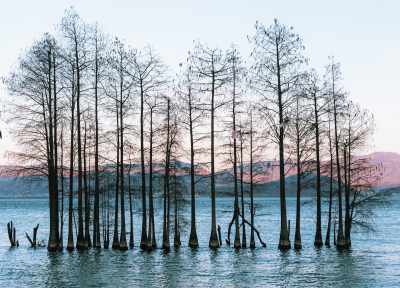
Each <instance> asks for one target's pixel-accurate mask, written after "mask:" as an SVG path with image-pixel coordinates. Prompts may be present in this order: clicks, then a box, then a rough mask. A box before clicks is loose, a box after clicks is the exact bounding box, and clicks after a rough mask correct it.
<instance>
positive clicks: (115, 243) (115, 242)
mask: <svg viewBox="0 0 400 288" xmlns="http://www.w3.org/2000/svg"><path fill="white" fill-rule="evenodd" d="M118 108H119V107H118V101H116V110H117V131H116V132H117V133H116V134H117V164H116V167H115V173H116V176H115V202H114V236H113V242H112V248H113V249H119V235H118V206H119V201H118V194H119V184H120V180H119V177H120V175H119V161H120V159H119V155H120V154H119V148H120V144H119V136H120V135H119V129H120V123H119V109H118Z"/></svg>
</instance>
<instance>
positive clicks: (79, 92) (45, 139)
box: [4, 8, 380, 251]
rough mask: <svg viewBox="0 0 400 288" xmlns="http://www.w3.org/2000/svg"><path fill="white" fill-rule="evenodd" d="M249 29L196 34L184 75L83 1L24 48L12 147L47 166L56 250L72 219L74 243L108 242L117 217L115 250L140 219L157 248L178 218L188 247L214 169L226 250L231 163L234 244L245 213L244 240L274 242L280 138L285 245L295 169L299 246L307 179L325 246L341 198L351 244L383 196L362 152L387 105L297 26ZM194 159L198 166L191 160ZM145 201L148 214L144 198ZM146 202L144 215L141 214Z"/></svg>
mask: <svg viewBox="0 0 400 288" xmlns="http://www.w3.org/2000/svg"><path fill="white" fill-rule="evenodd" d="M248 39H249V44H250V45H251V47H252V50H251V55H243V54H241V53H239V51H238V48H237V47H235V46H232V47H230V48H228V49H225V50H224V49H220V48H217V47H210V46H207V45H205V44H203V43H201V42H195V44H194V47H192V48H191V49H189V50H190V52H189V53H188V55H182V58H184V59H185V60H184V61H182V63H181V64H180V69H179V71H177V72H176V74H175V75H174V73H170V72H171V71H170V69H169V68H168V67H167V66H166V65H165V64H164V63H163V61H162V59H161V57H160V56H159V55H158V54H157V52H156V51H155V49H154V48H152V47H150V46H146V47H142V48H134V47H131V46H130V45H129V44H128V43H125V42H124V41H122V40H120V39H118V38H116V37H110V36H108V35H106V34H105V33H104V32H103V31H101V30H100V29H99V26H98V25H97V24H88V23H86V22H85V21H84V20H83V19H81V18H80V16H79V15H78V14H77V13H76V12H75V10H74V9H73V8H70V9H68V10H67V11H66V12H65V15H64V17H63V18H62V19H61V21H60V24H59V26H57V31H56V33H54V35H52V34H50V33H45V34H44V35H43V36H41V37H40V38H39V39H38V40H37V41H35V42H34V43H33V44H32V45H31V47H29V48H28V49H26V50H25V52H24V53H22V55H21V56H20V59H19V61H18V65H17V67H16V68H15V69H14V70H13V71H12V72H11V73H10V74H9V76H8V77H6V78H5V79H4V82H5V84H6V85H7V87H8V90H9V95H10V104H9V106H8V108H9V109H8V117H9V123H10V125H11V126H12V127H13V128H12V130H13V132H14V134H15V137H16V139H17V140H18V144H19V145H20V149H19V150H18V151H19V152H14V153H12V157H14V159H15V161H17V162H18V164H19V167H21V169H24V171H30V172H28V173H35V174H40V175H45V176H46V177H47V181H48V195H49V238H48V243H47V248H48V250H49V251H58V250H60V249H62V248H63V247H64V243H63V241H64V238H63V227H64V221H66V222H67V224H66V225H65V226H66V227H67V228H66V229H67V245H66V248H67V249H68V250H69V251H72V250H74V249H75V248H76V249H78V250H85V249H88V248H89V247H93V248H94V249H98V248H101V247H104V248H108V247H109V236H110V228H112V229H113V232H112V233H113V235H112V243H111V245H112V248H113V249H119V250H127V249H128V248H133V247H134V245H135V244H134V243H135V241H134V240H135V239H134V238H133V235H134V229H140V234H141V237H140V243H139V246H140V248H141V249H142V250H153V249H155V248H157V241H156V231H158V230H157V229H159V231H161V230H162V243H161V244H160V245H161V247H162V248H163V249H165V250H166V251H168V250H169V249H170V238H171V237H172V233H171V231H174V234H173V243H174V247H175V248H178V247H179V246H180V245H181V229H182V226H183V223H184V222H185V221H184V215H183V212H182V211H183V207H184V206H185V205H186V204H187V203H190V221H189V223H190V224H189V225H190V229H189V230H190V233H188V239H185V240H184V242H187V243H188V245H189V246H190V247H192V248H197V247H198V246H200V245H202V244H201V243H199V240H198V239H199V237H198V230H197V228H196V227H197V225H198V223H197V216H196V201H197V198H198V197H199V193H200V192H199V191H200V189H199V188H198V183H199V181H202V180H204V179H206V181H207V183H208V184H207V194H208V195H209V197H210V201H211V203H210V206H209V211H210V215H211V217H210V219H211V222H210V226H209V230H210V236H209V243H208V245H209V247H210V248H212V249H217V248H218V247H220V246H221V244H222V239H221V233H219V231H221V230H220V229H221V227H220V225H219V224H218V223H221V221H220V217H222V216H221V215H217V201H218V196H219V195H220V194H219V193H220V191H219V188H218V187H219V186H218V185H217V173H218V171H219V170H222V169H227V170H228V171H230V174H231V176H232V178H231V180H230V181H231V183H228V184H230V185H228V186H229V187H231V188H232V191H230V192H231V194H229V195H233V198H232V200H233V201H232V215H233V216H232V220H231V222H230V225H229V227H226V228H228V229H227V230H228V238H227V240H226V242H227V243H228V244H229V245H230V244H231V243H230V232H231V226H233V227H234V241H233V247H234V248H235V249H240V248H245V247H250V248H255V247H256V236H255V235H257V239H258V240H259V241H260V243H261V245H262V246H265V245H266V243H265V242H264V241H263V240H262V236H263V235H265V234H266V233H268V231H270V230H271V229H275V227H266V226H265V225H264V223H259V222H257V220H256V217H255V216H256V213H255V210H256V208H255V206H256V204H255V202H257V201H259V199H257V197H256V195H255V190H256V189H255V188H256V187H257V185H258V182H259V181H260V179H261V178H262V174H263V173H267V172H268V171H265V170H261V171H260V170H259V169H257V167H258V165H257V164H258V163H261V162H262V160H265V159H266V158H267V157H266V155H267V151H268V152H271V151H272V153H274V154H276V155H277V156H278V161H277V162H274V163H273V164H272V165H271V166H270V169H274V168H273V167H275V166H276V167H277V169H279V173H278V174H279V198H280V228H279V229H280V237H279V241H278V247H279V249H281V250H287V249H290V247H291V239H290V238H291V235H290V234H289V230H290V227H289V224H288V216H287V215H288V212H287V205H286V198H287V186H286V185H287V184H286V179H287V177H288V175H296V225H295V233H294V248H295V249H301V248H302V241H301V225H300V223H301V217H302V216H301V215H302V214H301V208H302V207H301V197H302V193H303V191H304V190H305V188H306V187H312V189H313V191H315V227H310V229H315V230H313V231H314V233H315V240H314V245H315V246H316V247H321V246H322V245H323V227H325V225H323V217H322V215H323V211H327V219H328V220H327V223H326V224H327V225H326V227H327V228H326V232H325V233H326V234H325V235H326V236H325V244H326V246H330V243H331V229H332V227H333V226H335V223H338V228H337V233H336V236H337V239H336V241H334V243H336V246H337V248H340V249H347V248H349V247H350V246H351V231H352V226H353V225H365V223H364V222H363V219H365V217H362V216H365V215H366V214H365V213H366V212H365V211H368V210H366V209H367V208H365V207H366V206H365V202H368V199H373V197H374V195H375V194H374V191H373V184H374V183H375V181H376V180H377V178H378V177H379V173H380V172H379V167H375V166H373V165H371V164H370V162H368V159H364V158H361V157H359V156H357V155H360V153H362V152H363V151H364V150H363V149H365V148H366V147H367V146H368V143H369V141H370V139H371V136H372V132H373V115H372V114H371V113H370V112H368V111H367V110H364V109H363V108H361V107H360V106H359V105H357V104H355V103H354V102H353V101H352V100H351V99H350V97H349V94H348V93H347V92H346V91H345V89H344V87H343V86H342V85H343V82H342V76H341V70H340V65H339V63H337V62H335V60H334V59H333V58H329V63H328V64H327V66H326V71H325V73H324V74H323V75H318V73H317V72H316V70H314V69H311V68H310V67H309V66H308V59H307V58H306V57H305V56H304V50H305V47H304V44H303V41H302V39H301V37H300V36H299V34H297V33H296V32H295V31H294V29H293V28H292V27H289V26H286V25H283V24H282V23H280V22H279V21H278V20H275V21H274V22H273V23H272V24H271V25H269V26H268V25H264V24H262V23H259V22H257V23H256V25H255V31H254V34H253V36H250V37H248ZM185 161H186V162H188V163H189V164H188V166H187V167H188V168H187V169H186V168H185V167H181V166H182V165H180V163H184V162H185ZM271 167H272V168H271ZM135 175H138V177H135ZM182 175H188V179H189V181H188V183H186V182H185V181H184V178H183V176H182ZM326 179H328V182H327V183H325V182H326V181H325V180H326ZM64 183H65V187H67V188H66V189H64ZM136 192H137V193H136ZM139 192H140V193H139ZM263 196H268V195H263ZM157 197H158V198H160V199H162V205H160V207H158V206H157V205H156V198H157ZM64 198H65V199H66V201H64ZM186 198H187V199H190V201H185V199H186ZM366 199H367V200H366ZM247 200H248V201H249V205H247ZM324 200H327V201H324ZM126 201H128V202H126ZM136 202H137V203H138V206H139V207H140V210H139V211H140V214H139V211H138V213H134V211H133V209H136V208H135V205H133V204H134V203H136ZM64 203H65V204H64ZM126 203H128V204H126ZM324 203H327V205H324ZM64 205H67V208H64ZM334 205H335V206H334ZM246 206H248V209H247V208H246ZM334 207H336V208H337V213H336V210H335V209H334ZM64 209H65V210H64ZM127 209H128V210H127ZM157 209H160V210H157ZM64 211H66V212H65V213H66V214H67V217H65V218H64ZM127 211H129V219H128V222H129V223H127V221H126V217H127V215H126V213H128V212H127ZM157 211H162V213H156V212H157ZM343 211H344V212H343ZM158 214H160V215H162V217H163V219H162V227H157V225H156V223H157V221H156V219H155V218H156V215H158ZM139 215H140V217H141V223H142V224H141V227H134V226H133V217H139ZM172 217H173V218H172ZM249 219H250V220H249ZM75 221H76V223H77V224H76V225H77V229H76V230H75V228H74V227H75ZM171 221H173V223H172V222H171ZM112 222H113V223H112ZM172 225H173V226H172ZM127 226H128V227H129V228H128V231H127ZM246 227H247V229H249V230H246ZM222 228H223V229H225V227H222ZM138 231H139V230H138ZM246 231H249V232H250V234H249V235H250V237H249V238H248V236H247V234H246V233H247V232H246ZM248 239H249V240H248ZM247 241H249V242H248V243H247Z"/></svg>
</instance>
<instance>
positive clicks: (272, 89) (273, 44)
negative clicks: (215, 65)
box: [250, 20, 305, 250]
mask: <svg viewBox="0 0 400 288" xmlns="http://www.w3.org/2000/svg"><path fill="white" fill-rule="evenodd" d="M255 28H256V33H255V35H254V36H253V37H252V38H251V42H252V43H253V45H254V48H253V51H252V57H253V60H254V64H253V67H252V71H254V73H253V75H252V78H251V81H250V85H251V86H252V88H253V89H254V90H255V91H257V92H258V93H259V94H260V95H261V96H262V99H263V100H264V101H263V104H262V106H263V109H262V110H263V113H265V118H266V121H267V123H268V125H269V126H270V128H271V130H272V131H273V133H272V134H273V137H274V138H275V139H276V140H277V144H278V146H279V177H280V180H279V183H280V185H279V186H280V202H281V203H280V209H281V232H280V238H279V248H280V249H283V250H285V249H288V248H290V240H289V233H288V226H287V215H286V193H285V191H286V190H285V153H284V146H285V145H284V144H285V127H286V124H287V122H288V119H287V116H286V113H287V111H286V110H287V108H288V106H289V105H290V103H291V102H292V101H293V100H292V98H293V97H292V92H293V89H294V88H295V87H296V86H297V84H298V82H299V79H300V76H301V73H300V72H299V67H300V66H301V65H302V64H303V63H304V62H305V58H304V57H303V56H302V51H303V50H304V46H303V43H302V40H301V38H300V37H299V35H297V34H296V33H294V32H293V28H292V27H286V26H284V25H282V24H280V23H279V22H278V20H275V21H274V23H273V24H272V25H271V26H269V27H268V28H267V27H265V26H264V25H263V24H261V23H256V25H255Z"/></svg>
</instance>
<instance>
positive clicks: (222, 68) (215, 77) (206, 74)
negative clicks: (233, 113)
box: [191, 43, 231, 248]
mask: <svg viewBox="0 0 400 288" xmlns="http://www.w3.org/2000/svg"><path fill="white" fill-rule="evenodd" d="M191 63H192V69H193V72H194V74H195V75H197V76H198V79H196V81H197V83H196V85H198V89H199V90H200V91H201V92H204V93H209V94H210V95H209V96H210V98H209V99H208V100H209V103H207V104H205V105H204V107H205V108H204V110H205V111H207V112H209V113H210V142H211V143H210V164H211V172H210V178H211V186H210V189H211V234H210V241H209V247H210V248H218V247H219V246H220V243H219V240H218V234H217V216H216V200H215V199H216V191H215V113H216V111H217V110H218V108H220V107H222V106H223V105H225V104H226V100H225V99H224V94H221V92H220V90H221V89H222V88H224V86H225V85H226V84H227V83H228V81H229V79H230V77H231V75H230V63H229V61H228V57H227V56H226V55H225V53H223V52H222V51H221V50H219V49H217V48H209V47H206V46H204V45H202V44H200V43H197V44H196V46H195V49H194V51H193V53H192V54H191Z"/></svg>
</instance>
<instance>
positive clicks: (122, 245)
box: [119, 68, 128, 250]
mask: <svg viewBox="0 0 400 288" xmlns="http://www.w3.org/2000/svg"><path fill="white" fill-rule="evenodd" d="M121 69H122V68H121ZM121 73H122V71H121ZM122 87H123V82H122V77H121V81H120V100H119V124H120V129H119V131H120V150H119V152H120V156H119V161H120V183H121V186H120V191H121V236H120V237H121V238H120V240H119V249H120V250H127V249H128V243H127V242H126V227H125V193H124V192H125V187H124V178H125V176H124V122H123V98H122Z"/></svg>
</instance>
